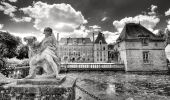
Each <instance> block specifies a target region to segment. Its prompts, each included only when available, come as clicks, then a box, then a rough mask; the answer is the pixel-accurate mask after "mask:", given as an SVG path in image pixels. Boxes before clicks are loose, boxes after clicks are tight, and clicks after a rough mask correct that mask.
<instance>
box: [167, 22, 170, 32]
mask: <svg viewBox="0 0 170 100" xmlns="http://www.w3.org/2000/svg"><path fill="white" fill-rule="evenodd" d="M167 23H168V25H167V29H168V30H169V31H170V20H168V21H167Z"/></svg>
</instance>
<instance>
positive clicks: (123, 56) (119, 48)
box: [114, 41, 127, 70]
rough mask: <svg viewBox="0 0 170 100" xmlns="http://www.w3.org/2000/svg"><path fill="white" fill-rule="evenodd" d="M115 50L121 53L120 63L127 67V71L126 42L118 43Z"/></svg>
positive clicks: (119, 55) (119, 56)
mask: <svg viewBox="0 0 170 100" xmlns="http://www.w3.org/2000/svg"><path fill="white" fill-rule="evenodd" d="M114 49H115V50H116V51H118V52H119V54H118V63H123V64H124V65H125V70H127V57H126V56H127V55H126V42H124V41H122V42H120V43H117V44H116V45H115V47H114Z"/></svg>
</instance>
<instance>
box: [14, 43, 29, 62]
mask: <svg viewBox="0 0 170 100" xmlns="http://www.w3.org/2000/svg"><path fill="white" fill-rule="evenodd" d="M28 51H29V48H28V46H27V45H20V46H18V49H17V54H18V56H17V58H18V59H24V58H28Z"/></svg>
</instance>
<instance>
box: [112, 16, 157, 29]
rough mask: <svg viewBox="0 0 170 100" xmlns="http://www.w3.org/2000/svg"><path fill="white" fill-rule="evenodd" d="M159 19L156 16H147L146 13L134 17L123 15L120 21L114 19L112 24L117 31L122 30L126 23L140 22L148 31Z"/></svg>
mask: <svg viewBox="0 0 170 100" xmlns="http://www.w3.org/2000/svg"><path fill="white" fill-rule="evenodd" d="M159 21H160V19H159V18H158V17H157V16H148V15H137V16H135V17H125V18H123V19H121V20H120V21H117V20H116V21H114V22H113V25H114V26H115V27H116V28H117V30H118V31H119V32H121V31H122V29H123V27H124V25H125V24H126V23H140V24H141V25H143V26H144V27H146V28H147V29H149V30H150V31H153V28H154V27H155V26H156V25H157V23H159Z"/></svg>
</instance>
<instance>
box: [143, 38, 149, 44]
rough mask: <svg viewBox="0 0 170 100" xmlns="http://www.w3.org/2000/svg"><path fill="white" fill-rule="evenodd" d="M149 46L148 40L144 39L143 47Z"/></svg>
mask: <svg viewBox="0 0 170 100" xmlns="http://www.w3.org/2000/svg"><path fill="white" fill-rule="evenodd" d="M148 44H149V40H148V38H143V39H142V46H148Z"/></svg>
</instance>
